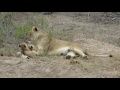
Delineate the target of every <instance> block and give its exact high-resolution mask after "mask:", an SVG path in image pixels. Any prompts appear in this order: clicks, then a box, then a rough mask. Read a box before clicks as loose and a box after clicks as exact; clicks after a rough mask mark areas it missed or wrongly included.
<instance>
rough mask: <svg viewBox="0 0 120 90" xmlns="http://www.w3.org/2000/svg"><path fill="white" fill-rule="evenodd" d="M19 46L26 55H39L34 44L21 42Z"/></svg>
mask: <svg viewBox="0 0 120 90" xmlns="http://www.w3.org/2000/svg"><path fill="white" fill-rule="evenodd" d="M19 47H20V49H21V53H22V54H23V55H26V56H28V57H32V58H34V57H35V56H37V55H38V52H37V48H36V47H35V46H34V45H32V44H27V43H21V44H19Z"/></svg>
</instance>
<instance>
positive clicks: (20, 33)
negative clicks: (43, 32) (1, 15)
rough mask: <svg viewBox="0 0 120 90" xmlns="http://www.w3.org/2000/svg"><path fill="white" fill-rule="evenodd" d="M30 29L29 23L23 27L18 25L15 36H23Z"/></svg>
mask: <svg viewBox="0 0 120 90" xmlns="http://www.w3.org/2000/svg"><path fill="white" fill-rule="evenodd" d="M30 30H31V27H30V26H29V25H28V26H23V27H16V31H15V36H16V37H18V38H21V37H23V36H25V35H26V34H27V33H28V32H29V31H30Z"/></svg>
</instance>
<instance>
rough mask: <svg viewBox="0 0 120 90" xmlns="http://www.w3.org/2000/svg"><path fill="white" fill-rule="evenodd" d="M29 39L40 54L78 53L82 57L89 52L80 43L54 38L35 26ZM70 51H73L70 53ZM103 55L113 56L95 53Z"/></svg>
mask: <svg viewBox="0 0 120 90" xmlns="http://www.w3.org/2000/svg"><path fill="white" fill-rule="evenodd" d="M28 40H29V41H30V42H32V43H34V45H35V46H36V47H37V49H38V53H39V55H66V57H67V54H69V55H68V56H70V54H71V53H72V54H74V55H75V54H77V56H78V55H79V56H81V57H82V58H86V57H87V56H89V54H87V53H86V50H85V49H84V48H83V47H82V46H80V44H78V43H73V42H68V41H64V40H59V39H56V38H53V37H52V36H51V35H49V34H48V33H46V32H44V31H43V30H41V29H39V28H37V27H35V26H33V27H32V30H31V31H30V32H29V34H28ZM69 51H72V52H70V53H69ZM94 56H103V57H112V55H94Z"/></svg>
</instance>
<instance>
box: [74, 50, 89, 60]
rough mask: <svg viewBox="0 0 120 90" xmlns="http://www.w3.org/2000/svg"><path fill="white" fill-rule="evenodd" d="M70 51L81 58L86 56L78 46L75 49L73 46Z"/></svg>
mask: <svg viewBox="0 0 120 90" xmlns="http://www.w3.org/2000/svg"><path fill="white" fill-rule="evenodd" d="M72 51H73V52H75V53H76V54H78V55H80V56H81V57H82V58H87V57H88V55H87V54H85V53H84V52H83V51H82V50H80V49H78V48H77V49H76V48H74V49H72Z"/></svg>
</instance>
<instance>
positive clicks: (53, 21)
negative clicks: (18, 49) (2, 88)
mask: <svg viewBox="0 0 120 90" xmlns="http://www.w3.org/2000/svg"><path fill="white" fill-rule="evenodd" d="M45 17H46V18H47V20H48V21H49V23H50V24H49V26H54V30H58V31H61V32H64V33H68V35H66V36H65V40H68V41H73V42H77V43H80V44H81V45H83V46H84V47H85V48H86V49H87V50H88V51H89V52H90V53H92V54H112V55H113V57H111V58H110V57H89V58H88V59H82V58H80V57H79V58H76V59H70V60H67V59H65V57H63V56H42V57H37V58H36V59H21V58H19V57H13V56H11V57H7V56H3V57H0V78H119V77H120V47H118V46H116V45H113V44H110V43H107V42H106V41H107V40H108V38H107V39H106V38H105V39H104V40H103V38H104V37H105V36H106V37H111V36H114V37H115V38H116V37H118V36H119V34H120V32H119V30H117V29H118V27H119V26H118V27H117V29H116V30H117V31H115V32H114V33H113V34H112V35H111V34H108V33H105V32H107V30H108V29H109V33H112V32H113V31H112V29H113V28H112V29H110V27H106V28H105V27H104V26H101V27H98V28H97V25H96V24H94V23H86V22H80V20H79V19H77V18H78V17H77V16H74V15H71V14H64V13H61V14H59V13H57V14H53V15H46V16H45ZM79 18H80V17H79ZM83 21H84V20H83ZM84 28H85V29H86V31H82V30H83V29H84ZM72 29H74V31H73V30H72ZM87 29H88V30H89V31H87ZM90 29H92V30H90ZM101 29H102V30H103V32H102V33H104V37H103V36H102V35H103V34H101V32H100V33H98V32H99V30H101ZM96 30H97V31H96ZM105 30H106V31H105ZM92 32H94V33H92ZM116 32H117V33H116ZM93 34H94V35H93ZM108 35H109V36H108ZM69 36H70V37H69ZM66 37H67V38H66ZM68 37H69V38H68ZM63 39H64V38H63Z"/></svg>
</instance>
